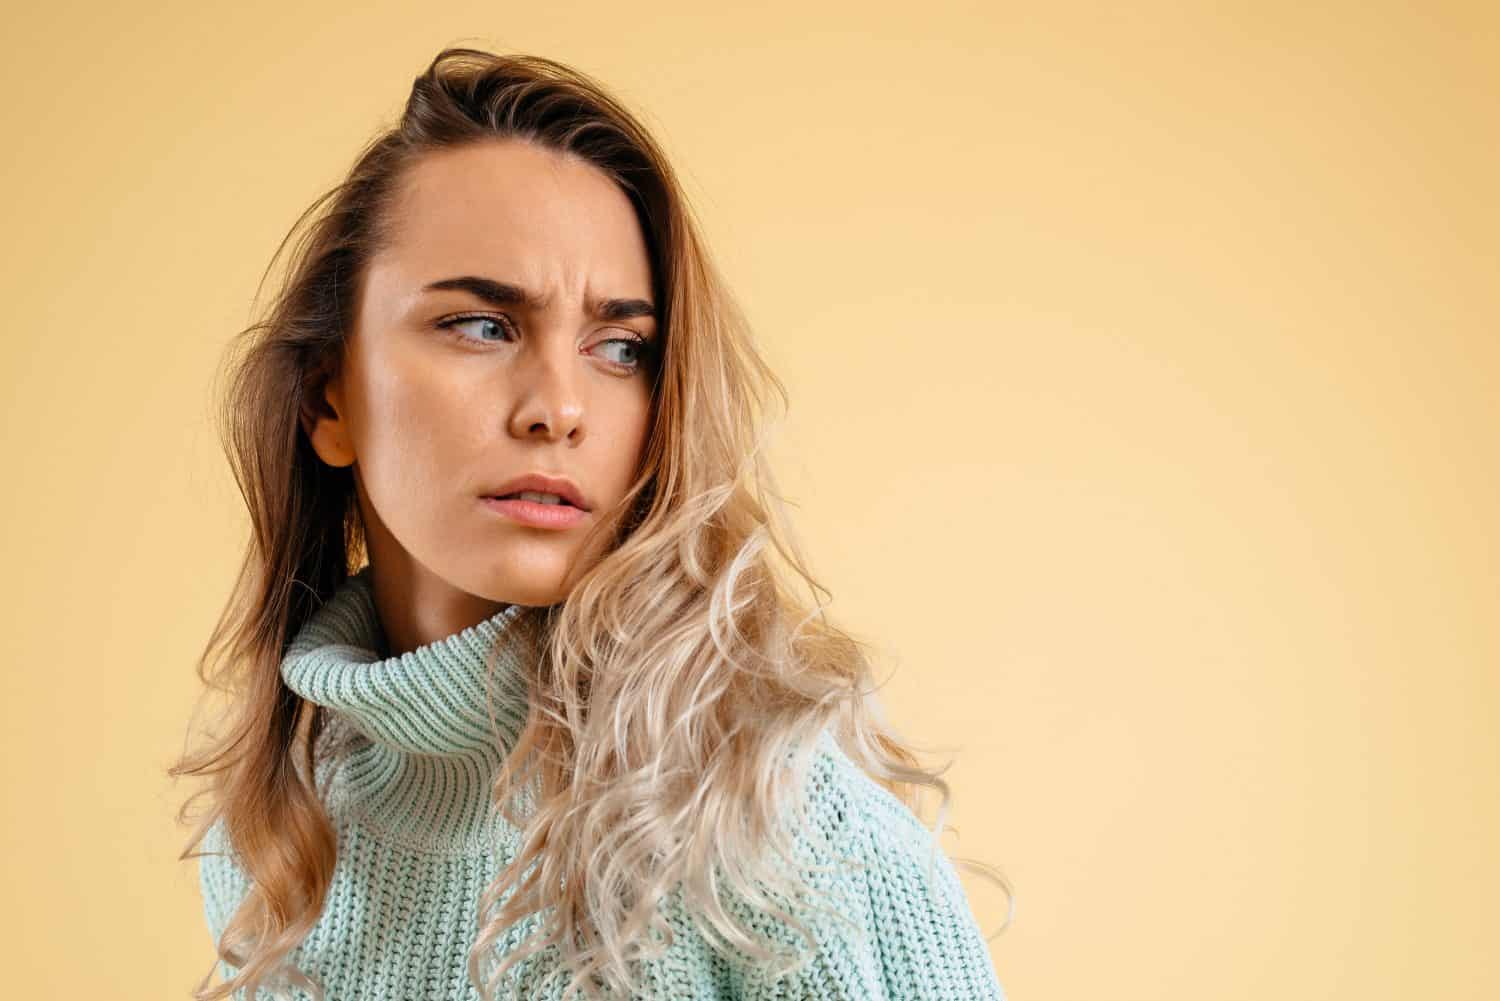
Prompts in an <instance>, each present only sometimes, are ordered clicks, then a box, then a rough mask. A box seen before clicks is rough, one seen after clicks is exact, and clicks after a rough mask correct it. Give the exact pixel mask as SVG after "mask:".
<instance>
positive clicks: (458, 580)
mask: <svg viewBox="0 0 1500 1001" xmlns="http://www.w3.org/2000/svg"><path fill="white" fill-rule="evenodd" d="M392 221H393V222H394V223H395V230H394V236H393V238H392V240H391V246H390V247H388V248H387V249H386V250H384V251H382V252H381V253H380V254H379V255H378V256H376V257H375V258H374V259H373V260H372V261H371V263H370V266H369V269H368V271H367V272H366V273H365V275H364V276H363V281H362V282H361V287H360V292H359V305H358V308H357V319H356V321H355V329H354V330H353V331H352V332H351V335H350V337H349V338H348V340H347V344H346V349H345V354H344V357H343V361H342V365H341V367H340V371H339V372H338V374H337V375H336V376H335V377H333V378H331V379H330V380H329V381H328V383H327V385H326V388H325V393H324V396H325V399H326V402H327V405H328V407H330V408H331V410H332V413H333V415H335V416H328V415H318V416H313V417H311V418H310V419H309V418H305V419H304V422H303V425H304V428H306V429H307V432H308V435H309V437H310V439H311V441H312V443H313V447H314V449H315V450H316V451H317V453H318V455H319V457H320V458H321V459H322V460H323V461H324V462H327V463H328V464H330V465H333V466H348V465H353V467H354V470H353V473H354V480H355V484H356V489H357V493H358V497H359V505H360V510H361V511H362V513H363V516H364V522H365V526H366V530H367V536H368V543H369V556H370V564H371V573H372V575H373V579H374V589H375V596H376V604H377V607H378V609H379V612H380V617H381V622H382V625H383V627H384V630H385V633H386V637H387V640H388V641H389V648H390V649H389V651H388V652H389V654H391V655H396V654H400V653H404V652H406V651H409V650H412V649H415V648H416V647H418V646H421V645H423V644H426V643H430V642H433V641H436V640H438V639H442V638H444V637H446V636H449V635H451V634H453V633H455V632H457V631H459V630H461V629H464V628H467V627H468V626H471V625H473V624H475V623H476V622H479V621H481V620H483V619H485V618H488V617H489V616H491V615H494V614H495V613H496V612H499V611H500V610H501V609H503V608H504V607H505V606H506V605H508V604H513V603H515V604H524V605H550V604H555V603H557V602H559V601H562V600H563V599H564V598H565V597H566V596H567V593H568V590H569V588H570V587H571V583H572V581H571V580H565V579H564V578H565V574H566V571H567V564H568V562H569V560H570V559H572V558H574V556H575V554H576V553H577V552H578V551H579V549H580V548H581V546H582V542H583V536H584V534H585V532H586V531H587V530H588V529H589V528H591V527H592V525H593V522H594V519H596V518H600V517H604V516H606V515H607V512H608V511H609V510H610V509H611V508H612V507H613V506H614V505H615V504H616V503H617V502H618V501H619V500H620V499H621V498H622V497H623V496H624V494H625V492H626V491H627V489H628V488H629V486H630V484H631V483H632V482H633V481H634V479H635V477H636V475H637V473H638V472H639V470H640V463H641V459H642V454H643V450H644V446H645V441H646V434H647V430H648V424H649V417H650V396H651V391H650V379H651V376H650V372H651V364H652V363H651V356H650V354H649V353H648V352H646V351H643V350H641V349H640V348H638V347H636V346H632V345H631V344H621V343H618V342H611V340H610V339H611V338H630V337H634V336H640V337H646V338H648V339H650V341H651V342H652V343H656V337H657V327H656V320H654V319H652V318H649V317H633V318H628V319H621V320H610V321H604V320H600V319H597V318H595V317H594V316H592V315H589V314H588V313H587V312H586V311H585V308H584V302H585V296H590V297H616V298H639V299H645V300H647V301H650V300H651V272H650V262H649V258H648V256H647V248H646V244H645V240H644V237H643V234H642V233H641V229H640V225H639V223H638V221H637V219H636V216H635V213H634V211H633V209H632V207H631V204H630V201H629V199H628V198H627V197H626V195H625V194H624V193H623V192H622V191H621V190H620V189H619V188H618V187H617V186H616V185H615V184H614V182H613V181H611V180H610V179H609V178H608V177H607V176H606V175H605V174H604V173H603V172H601V171H599V170H598V169H597V168H596V167H594V166H592V165H591V164H588V163H586V162H585V161H582V160H580V159H578V158H575V157H569V156H566V155H563V154H559V153H556V152H555V151H551V150H545V149H542V148H540V147H538V146H534V145H532V144H530V143H528V142H525V141H523V140H513V139H511V140H500V141H494V142H487V143H484V144H482V145H477V146H468V147H464V148H460V149H455V150H444V151H442V152H439V153H435V154H430V155H428V156H427V157H426V158H424V159H423V160H422V161H421V162H419V163H418V164H417V165H416V166H415V167H413V168H412V169H411V171H409V172H408V173H407V174H406V176H405V177H404V178H403V186H402V189H401V192H400V196H399V198H398V200H397V203H396V206H395V209H394V211H393V215H392ZM461 275H477V276H483V277H487V278H493V279H495V280H497V281H502V282H507V283H510V284H514V285H519V286H521V287H523V288H525V289H527V290H530V291H532V292H535V293H537V294H539V295H540V296H541V297H542V300H543V303H542V308H540V309H532V308H530V307H525V306H520V305H515V306H510V305H506V306H496V305H493V304H490V303H487V302H485V301H484V300H483V299H481V298H479V297H477V296H475V295H473V294H472V293H470V292H468V291H461V290H445V291H438V292H426V293H423V292H421V291H420V289H421V286H423V285H425V284H427V283H428V282H432V281H437V280H441V279H445V278H452V277H456V276H461ZM656 306H657V309H658V310H660V309H661V304H660V303H657V304H656ZM460 314H469V315H473V316H478V315H479V314H483V315H484V316H486V317H489V318H491V319H490V320H488V321H487V320H486V319H483V318H476V319H470V320H468V321H467V322H463V323H460V324H458V325H457V326H451V327H448V328H446V329H444V328H440V327H438V326H437V324H438V323H440V322H441V321H443V320H445V319H449V318H452V317H455V316H457V315H460ZM504 317H508V318H509V322H507V320H506V319H504ZM491 321H493V322H491ZM632 366H634V367H635V368H634V371H631V367H632ZM528 472H541V473H544V474H547V475H552V476H566V477H569V478H571V479H572V480H573V481H574V482H575V483H576V484H577V485H578V486H579V488H580V489H581V490H582V491H583V495H584V497H585V498H586V499H587V500H588V502H589V504H590V506H591V508H592V510H591V511H590V512H589V513H588V514H587V515H585V517H584V518H583V519H582V520H581V521H580V522H579V523H578V524H577V525H574V526H572V527H570V528H566V529H544V528H537V527H534V526H529V525H525V524H522V523H520V522H517V521H514V520H512V519H510V518H508V517H507V516H505V515H503V514H499V513H497V512H495V511H493V510H491V509H489V508H488V507H486V506H485V505H484V504H483V503H482V502H481V501H480V499H479V498H480V496H481V495H482V494H483V493H484V492H485V489H486V488H494V487H497V486H498V485H500V484H502V483H504V482H506V481H508V480H510V479H511V478H512V477H515V476H519V475H522V474H524V473H528ZM602 545H607V542H606V543H596V548H599V547H601V546H602ZM601 555H603V553H602V552H591V553H588V554H584V555H583V556H582V557H581V558H580V561H579V566H578V568H577V570H576V572H578V573H581V572H583V571H584V570H586V569H587V568H588V566H589V565H592V563H593V562H595V561H596V560H597V558H598V557H599V556H601Z"/></svg>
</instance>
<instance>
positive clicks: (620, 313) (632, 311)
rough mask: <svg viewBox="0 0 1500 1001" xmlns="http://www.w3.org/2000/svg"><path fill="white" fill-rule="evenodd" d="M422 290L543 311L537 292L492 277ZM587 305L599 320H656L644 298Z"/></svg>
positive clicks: (444, 281) (653, 309) (449, 281)
mask: <svg viewBox="0 0 1500 1001" xmlns="http://www.w3.org/2000/svg"><path fill="white" fill-rule="evenodd" d="M422 291H423V292H446V291H458V292H468V293H469V294H470V295H473V296H475V297H477V298H480V299H483V300H484V301H485V302H487V303H489V304H490V305H491V306H524V307H526V308H527V309H535V310H540V309H541V308H542V300H541V298H540V297H539V296H538V295H537V294H536V293H534V292H531V291H528V290H527V289H524V288H522V287H521V286H519V285H512V284H511V283H509V282H501V281H496V280H495V279H493V278H482V277H480V276H478V275H460V276H459V277H457V278H444V279H442V280H441V281H435V282H430V283H428V284H426V285H423V286H422ZM586 306H587V308H588V311H589V312H590V313H592V314H593V315H594V316H596V317H598V318H599V319H601V320H629V319H633V318H635V317H641V316H644V317H650V318H651V319H653V320H654V319H656V307H655V306H653V305H651V303H649V302H647V301H646V300H645V299H593V298H591V299H589V300H588V302H587V303H586Z"/></svg>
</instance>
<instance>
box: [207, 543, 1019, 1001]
mask: <svg viewBox="0 0 1500 1001" xmlns="http://www.w3.org/2000/svg"><path fill="white" fill-rule="evenodd" d="M522 608H523V606H520V605H511V606H508V607H507V608H506V609H504V610H503V611H501V612H499V613H497V614H496V615H495V616H494V617H492V618H490V619H488V620H486V621H483V622H480V623H478V624H477V625H474V626H472V627H470V628H468V629H464V630H462V631H460V632H457V633H454V634H453V635H451V636H448V637H446V638H444V639H441V640H437V641H435V642H433V643H430V644H428V645H426V646H423V647H420V648H419V649H417V650H414V651H411V652H409V653H405V654H402V655H400V656H397V657H383V656H382V655H381V654H380V653H379V651H381V650H383V649H385V647H384V638H383V635H384V634H383V631H382V629H381V626H380V620H379V617H378V614H377V611H376V606H375V602H374V597H373V592H372V590H371V586H370V568H369V567H368V566H366V567H364V568H363V569H362V570H360V571H359V572H358V573H357V574H355V575H353V576H351V577H350V578H348V580H347V581H346V582H345V583H344V584H343V585H341V587H340V588H339V589H338V590H337V591H336V592H335V594H334V595H333V596H332V597H331V598H330V599H329V600H328V601H327V602H325V603H324V604H323V605H322V606H321V607H320V608H319V609H318V610H317V611H316V612H315V613H314V614H313V616H312V617H311V618H310V619H309V621H308V622H307V623H306V625H305V626H304V628H303V629H302V630H301V632H300V633H299V634H298V636H297V637H296V638H295V639H294V641H293V643H292V644H291V646H290V647H289V648H288V651H287V654H286V657H285V659H284V661H283V664H282V669H281V673H282V677H283V678H284V679H285V680H286V683H287V685H288V686H289V687H290V688H292V689H293V690H294V691H296V692H297V693H298V694H300V695H302V696H303V697H304V698H307V699H310V700H312V701H314V702H317V703H320V704H322V705H324V706H327V707H328V708H329V709H331V710H332V712H331V713H330V714H329V715H330V719H331V722H330V725H329V726H328V727H327V728H326V729H325V731H324V735H323V737H324V739H322V740H320V742H319V758H318V760H319V769H320V771H319V773H318V774H319V781H320V784H321V783H322V782H323V781H324V780H325V779H327V780H329V784H328V786H327V789H328V793H327V805H328V810H329V815H330V817H331V818H332V820H333V822H334V826H335V829H336V831H337V835H338V861H337V864H336V866H335V868H334V875H333V884H332V886H331V887H330V890H329V895H328V899H327V902H326V904H325V906H324V908H323V912H322V914H321V915H320V916H319V918H318V922H317V924H316V925H315V926H314V928H313V930H312V932H311V933H310V934H309V935H308V937H307V938H306V939H304V940H303V942H302V943H301V944H300V945H299V946H298V948H297V949H296V951H295V953H294V958H295V961H296V963H297V965H298V967H299V968H300V969H301V970H303V972H305V973H308V974H310V975H312V976H315V977H316V978H317V979H318V980H319V981H321V982H322V983H323V985H324V986H325V989H326V990H327V992H328V993H327V998H328V1001H448V999H460V998H462V999H477V998H478V997H479V993H478V991H476V990H475V989H474V988H473V986H472V985H471V984H470V983H469V980H468V974H467V970H466V961H467V957H468V950H469V945H470V943H471V942H472V941H473V940H474V939H475V938H476V937H477V936H478V933H479V925H478V913H477V912H478V901H479V896H480V894H481V892H482V891H483V890H484V888H485V887H486V886H487V885H488V884H489V882H490V881H491V880H492V879H494V878H495V876H496V875H497V874H498V873H499V871H500V869H501V868H502V867H503V865H504V864H505V863H506V862H507V861H509V859H510V858H511V857H513V854H514V852H515V851H516V850H517V848H518V847H519V846H518V843H517V842H518V836H519V833H520V832H519V831H518V830H516V829H515V828H514V827H513V826H512V825H510V824H508V823H507V822H505V821H504V820H503V818H501V817H500V816H499V815H498V812H497V811H495V810H494V809H493V808H492V807H491V806H490V802H489V786H490V780H491V778H492V777H493V775H494V773H495V770H496V769H497V768H498V767H499V765H500V762H501V761H502V760H503V758H502V753H503V750H504V748H505V747H506V746H508V743H509V742H511V741H513V740H514V739H515V737H516V735H517V734H518V733H519V730H520V727H521V725H522V723H523V721H524V718H525V715H526V713H525V698H526V690H525V683H524V673H523V672H524V663H523V661H524V656H523V655H522V653H521V649H520V648H521V644H520V643H519V642H517V633H518V631H516V630H511V629H510V627H511V626H512V625H513V624H514V623H515V621H516V616H517V615H518V613H519V612H520V611H521V610H522ZM496 645H499V646H500V647H501V648H502V649H501V650H500V651H499V654H500V660H499V666H498V670H499V671H500V677H499V679H498V681H499V684H500V688H499V692H500V693H501V696H502V699H503V702H502V705H503V707H504V709H505V713H504V714H503V715H502V717H501V721H500V723H501V726H500V733H499V735H498V736H499V739H498V740H497V738H496V735H495V734H494V733H492V732H490V729H489V720H488V716H487V714H486V709H485V690H484V660H485V655H486V653H487V652H488V651H489V650H490V648H491V647H493V646H496ZM806 788H807V789H808V791H809V792H808V795H809V797H810V798H809V800H808V805H809V809H808V813H807V816H808V818H809V820H810V821H811V822H812V823H815V824H816V825H817V826H818V828H819V829H820V831H821V836H820V837H816V838H814V837H806V838H799V846H800V847H804V848H806V849H808V850H810V851H812V852H813V855H812V856H811V857H812V858H814V859H815V861H816V862H818V863H820V864H827V863H831V862H834V861H835V860H836V858H837V857H838V856H852V857H854V858H855V859H857V860H858V861H860V862H862V863H865V865H866V867H865V868H862V869H846V870H841V873H842V874H841V875H839V876H837V877H832V878H829V879H827V880H826V884H825V885H827V887H828V888H829V889H830V890H832V891H834V893H835V894H836V895H837V899H839V900H842V901H844V902H845V903H846V906H845V907H844V908H841V911H840V912H841V913H842V914H843V915H844V916H845V917H847V918H848V919H849V920H850V922H852V927H850V926H849V925H848V924H845V923H844V922H840V921H837V920H835V919H827V918H824V917H823V916H822V915H821V914H814V915H812V916H810V917H808V918H807V920H808V922H809V925H810V928H811V930H812V931H813V932H814V934H815V936H816V938H817V948H816V951H815V952H814V953H813V959H812V961H811V962H810V963H809V964H808V965H806V966H805V967H804V968H803V969H802V970H801V971H799V972H796V973H792V974H787V975H784V976H783V977H782V978H781V979H780V980H777V981H774V982H773V981H771V980H770V978H769V976H768V975H766V974H764V973H761V972H759V971H758V970H756V969H754V968H752V967H751V966H749V965H748V964H742V963H739V962H737V961H736V960H735V959H733V958H732V957H726V956H725V955H724V954H722V953H721V952H719V951H717V950H714V949H712V948H710V946H709V943H708V941H707V940H705V939H704V938H703V936H702V935H701V934H699V933H698V932H697V930H696V929H695V927H694V925H693V923H692V921H691V918H690V917H688V916H686V915H685V914H683V913H682V911H681V908H680V907H667V908H664V915H665V916H666V917H667V918H668V920H669V922H670V923H671V926H672V928H673V931H674V936H675V937H674V940H673V943H672V945H671V946H670V947H669V949H668V951H667V952H666V953H665V955H663V956H661V957H660V958H658V959H655V960H651V961H647V962H645V963H643V964H642V967H641V970H642V975H643V977H644V978H645V982H646V983H649V984H650V994H649V995H648V998H649V999H650V1001H655V999H673V1001H677V999H703V1001H711V999H745V1001H749V999H767V1001H769V999H772V998H777V999H787V1001H795V999H813V998H817V999H825V1001H831V999H846V1001H875V999H890V1001H900V999H913V1001H916V999H920V1001H1004V998H1005V995H1004V992H1003V990H1002V989H1001V986H1000V983H999V980H998V979H997V977H996V974H995V969H994V966H993V965H992V962H991V960H990V955H989V950H988V947H987V946H986V943H985V940H984V938H983V937H982V934H981V932H980V930H979V927H978V925H977V923H976V921H975V919H974V916H973V915H972V913H971V911H970V908H969V905H968V901H967V899H966V897H965V894H964V891H963V888H962V887H961V885H960V884H959V881H958V878H957V874H956V871H955V868H954V866H953V864H952V862H951V861H950V860H949V858H948V857H947V856H946V855H945V854H943V852H942V850H941V847H940V846H938V845H937V843H936V842H935V841H934V839H933V837H932V833H931V831H929V830H928V829H927V828H925V827H924V826H922V824H921V823H920V822H919V821H918V820H917V818H916V817H915V816H913V814H912V813H911V812H910V811H909V810H907V809H906V807H905V806H904V805H903V804H902V803H901V802H900V801H899V800H898V799H897V798H896V797H895V796H893V795H891V793H890V792H889V791H887V790H886V789H885V788H883V787H882V786H880V785H879V784H878V783H876V782H875V781H874V780H873V779H871V778H870V777H869V776H868V775H866V774H865V772H864V771H862V770H861V769H859V768H858V767H857V766H855V765H854V763H853V762H852V761H851V760H850V759H849V758H848V757H846V756H845V754H844V752H843V751H842V750H841V749H840V748H839V747H838V745H837V743H836V742H835V741H834V740H833V739H832V737H831V735H829V734H826V733H825V735H824V736H823V738H822V739H821V740H820V743H819V747H818V752H817V754H816V756H815V757H814V758H813V759H812V766H811V774H810V775H809V776H808V783H807V786H806ZM203 850H204V851H206V852H210V853H213V854H205V855H204V856H202V857H201V859H200V861H199V877H200V885H201V887H202V892H203V902H204V912H205V915H206V917H207V920H208V926H209V930H210V933H211V934H212V935H213V937H214V940H215V941H217V940H218V937H219V935H220V934H221V933H222V931H223V929H224V926H225V924H226V923H227V922H228V920H229V917H230V915H231V913H232V912H233V910H234V908H235V906H236V905H237V904H238V902H239V900H240V898H241V897H242V896H243V895H244V893H245V891H246V887H247V885H248V882H247V878H246V876H245V874H244V872H243V871H242V870H241V869H240V868H239V866H238V865H237V864H236V863H235V860H234V859H235V856H234V853H233V851H232V850H231V849H230V847H229V846H228V845H227V844H226V839H225V837H224V830H223V827H222V821H220V822H218V823H216V824H215V825H214V826H213V827H212V828H210V830H209V833H208V835H207V836H206V838H205V842H204V845H203ZM930 852H931V853H933V854H929V853H930ZM929 862H931V863H932V866H931V880H930V881H929V878H928V873H929ZM672 899H673V900H674V902H675V901H676V900H679V899H680V897H674V898H672ZM736 916H737V918H738V919H740V920H741V921H743V922H746V923H750V922H754V923H755V925H756V927H757V928H758V929H759V931H760V933H761V934H765V935H767V936H770V935H771V934H773V933H775V932H776V931H778V930H780V929H781V928H783V927H785V926H784V925H782V924H780V923H777V925H776V927H775V928H772V926H771V925H768V924H767V923H766V922H765V920H764V919H761V920H759V921H756V920H755V916H754V915H751V914H749V913H748V912H744V911H739V912H737V913H736ZM529 920H534V917H533V919H529ZM534 928H535V925H534V924H529V923H526V922H523V923H522V924H521V925H518V926H517V927H516V928H514V929H511V930H510V932H509V933H508V934H507V935H505V936H504V937H502V939H501V940H500V946H499V947H500V949H501V950H502V951H504V952H509V951H510V950H513V949H514V948H515V947H516V946H517V945H519V944H520V943H521V942H522V940H524V939H525V938H526V937H527V936H528V935H529V934H530V933H531V931H532V930H534ZM776 939H777V940H778V941H782V942H784V943H785V944H786V945H788V946H793V945H795V946H797V947H799V948H801V949H803V950H804V951H803V954H804V955H805V954H806V945H805V940H804V939H802V938H800V936H797V935H795V934H794V933H793V932H792V931H791V930H790V929H786V934H785V935H784V936H781V935H777V936H776ZM555 948H556V947H555V946H552V947H551V950H554V951H555ZM549 955H551V953H550V952H549V951H544V952H542V953H540V954H537V955H533V956H532V957H529V958H528V959H526V960H523V961H522V963H521V964H518V966H519V968H520V969H522V970H526V969H528V968H529V969H530V970H531V971H532V976H534V977H540V976H541V975H542V972H543V971H544V970H545V963H544V962H543V960H544V959H545V958H546V957H548V956H549ZM219 969H220V972H221V973H222V974H223V975H224V976H225V977H228V976H230V975H232V974H233V973H234V972H235V970H234V968H233V967H231V966H230V965H229V964H228V963H223V962H221V963H220V965H219ZM512 969H513V970H514V969H516V967H513V968H512ZM523 976H525V974H523ZM524 982H525V981H523V983H524ZM530 982H533V983H538V982H540V981H539V980H532V981H530ZM551 985H557V986H558V987H559V988H560V982H559V979H558V978H555V977H554V978H553V979H552V981H551ZM292 996H293V997H295V998H297V999H299V1001H301V999H304V998H307V997H308V995H307V994H306V993H305V992H303V991H301V990H293V991H292ZM520 996H523V997H526V998H528V999H530V998H539V997H544V998H556V997H560V996H561V991H560V989H558V990H555V991H554V990H552V989H551V986H550V985H549V988H548V989H546V990H533V991H530V992H526V991H523V993H522V994H521V995H520ZM237 997H240V998H243V992H241V993H240V994H239V995H237ZM269 997H271V994H270V993H269V992H268V991H265V990H262V991H261V992H258V993H257V1001H259V999H261V998H269Z"/></svg>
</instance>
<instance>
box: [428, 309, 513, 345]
mask: <svg viewBox="0 0 1500 1001" xmlns="http://www.w3.org/2000/svg"><path fill="white" fill-rule="evenodd" d="M466 323H488V324H491V325H493V326H497V327H500V328H501V329H502V330H510V329H511V327H510V320H509V318H507V317H504V316H491V315H489V314H487V313H486V314H480V315H478V316H455V317H453V318H452V319H448V320H444V321H443V322H441V323H439V324H438V327H439V328H440V329H444V330H455V329H457V328H459V327H461V326H463V325H464V324H466ZM454 336H456V337H458V339H459V340H461V341H470V342H472V341H474V340H475V338H472V337H463V336H461V335H457V334H455V335H454ZM479 340H480V341H481V342H484V341H485V340H488V339H487V338H479ZM492 343H493V342H492Z"/></svg>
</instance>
